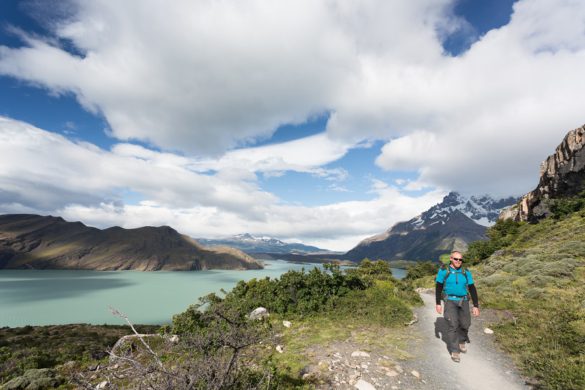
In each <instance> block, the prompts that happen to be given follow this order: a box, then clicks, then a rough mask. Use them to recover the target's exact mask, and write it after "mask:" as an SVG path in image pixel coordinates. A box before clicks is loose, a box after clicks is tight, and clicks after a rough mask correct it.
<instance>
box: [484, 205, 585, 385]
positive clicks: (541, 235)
mask: <svg viewBox="0 0 585 390" xmlns="http://www.w3.org/2000/svg"><path fill="white" fill-rule="evenodd" d="M506 224H507V225H509V228H507V229H506V230H507V233H506V235H505V240H506V241H507V243H506V245H498V246H499V249H498V250H497V251H496V252H495V253H494V254H492V255H491V257H489V258H488V259H487V260H485V261H483V262H482V263H481V264H480V265H479V266H478V267H477V268H476V275H477V276H476V279H477V280H478V289H479V294H480V301H481V302H482V304H483V306H484V307H490V308H495V309H500V310H506V311H508V312H509V313H510V315H511V319H510V320H509V321H506V322H504V323H502V324H500V325H498V326H497V327H496V335H497V339H498V341H499V342H500V343H501V345H502V346H503V348H504V349H506V350H507V351H508V352H509V353H510V354H511V355H512V356H513V357H514V358H515V360H516V361H517V363H518V364H519V366H520V367H521V368H522V369H523V370H524V372H525V373H526V374H527V375H528V376H530V377H533V378H536V379H537V380H538V385H539V387H541V388H546V389H584V388H585V298H584V297H585V212H584V211H583V210H581V211H577V212H573V213H568V214H565V215H559V216H558V217H557V218H548V219H545V220H542V221H540V222H539V223H538V224H518V223H513V222H507V223H506ZM512 224H515V226H512ZM500 225H501V224H500Z"/></svg>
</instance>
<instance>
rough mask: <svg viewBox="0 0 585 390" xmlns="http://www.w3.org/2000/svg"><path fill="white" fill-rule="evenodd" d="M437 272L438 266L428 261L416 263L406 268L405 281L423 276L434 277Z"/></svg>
mask: <svg viewBox="0 0 585 390" xmlns="http://www.w3.org/2000/svg"><path fill="white" fill-rule="evenodd" d="M438 271H439V264H438V263H432V262H430V261H424V262H416V263H414V264H413V265H411V266H409V267H408V272H407V273H406V277H405V278H404V279H405V280H415V279H420V278H422V277H424V276H429V275H436V274H437V272H438Z"/></svg>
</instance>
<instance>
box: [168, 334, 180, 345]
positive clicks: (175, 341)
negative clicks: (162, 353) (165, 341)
mask: <svg viewBox="0 0 585 390" xmlns="http://www.w3.org/2000/svg"><path fill="white" fill-rule="evenodd" d="M169 341H170V342H171V343H173V344H177V343H178V342H179V336H177V335H176V334H174V335H172V336H171V337H170V338H169Z"/></svg>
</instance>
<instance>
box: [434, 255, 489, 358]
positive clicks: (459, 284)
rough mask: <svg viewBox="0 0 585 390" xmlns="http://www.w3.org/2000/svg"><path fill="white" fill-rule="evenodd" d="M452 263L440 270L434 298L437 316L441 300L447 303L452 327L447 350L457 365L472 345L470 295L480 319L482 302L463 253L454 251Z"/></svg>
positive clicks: (440, 309) (448, 318)
mask: <svg viewBox="0 0 585 390" xmlns="http://www.w3.org/2000/svg"><path fill="white" fill-rule="evenodd" d="M449 260H450V263H449V265H446V266H444V267H441V269H439V272H438V273H437V278H436V279H435V281H436V282H437V283H436V286H435V298H436V303H437V306H436V309H437V313H439V314H441V313H442V311H443V309H442V307H441V299H442V300H443V301H445V313H444V316H445V319H446V320H447V323H448V324H449V330H448V332H447V337H446V341H447V348H448V350H449V353H450V354H451V359H452V360H453V361H454V362H457V363H458V362H459V361H460V360H461V358H460V353H461V352H463V353H465V352H467V347H466V345H465V343H469V337H468V336H467V332H468V330H469V326H470V325H471V316H470V314H469V295H471V300H472V301H473V308H472V309H471V311H472V313H473V316H474V317H477V316H479V301H478V298H477V290H476V288H475V284H474V283H473V278H472V276H471V272H470V271H469V270H467V269H465V268H464V267H462V264H463V256H462V255H461V252H458V251H453V252H451V256H450V257H449Z"/></svg>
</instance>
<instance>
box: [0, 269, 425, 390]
mask: <svg viewBox="0 0 585 390" xmlns="http://www.w3.org/2000/svg"><path fill="white" fill-rule="evenodd" d="M420 303H421V301H420V298H419V296H418V294H416V293H415V292H414V290H413V289H412V285H411V283H410V282H402V281H398V280H396V279H395V278H393V277H392V274H391V271H390V267H389V266H388V263H386V262H374V261H363V262H362V263H361V265H360V266H359V267H356V268H352V269H348V270H341V269H340V268H339V267H338V266H335V265H327V266H326V267H325V269H324V270H320V269H316V268H314V269H312V270H310V271H304V270H303V271H289V272H287V273H285V274H283V275H282V276H281V277H280V278H278V279H270V278H264V279H253V280H251V281H248V282H243V281H242V282H240V283H238V285H236V287H234V288H233V289H232V290H231V291H229V292H227V293H224V294H222V296H219V295H216V294H211V295H208V296H206V297H204V298H203V299H201V300H200V301H199V302H198V303H197V304H194V305H192V306H191V307H189V308H188V309H187V310H186V311H185V312H183V313H180V314H177V315H175V316H174V317H173V319H172V324H171V325H168V326H164V327H162V328H161V329H159V333H160V336H149V337H146V338H143V339H142V340H141V339H140V338H135V339H133V340H132V341H131V342H128V343H126V344H125V345H123V346H121V347H117V349H116V350H114V351H112V354H113V356H109V355H108V356H105V355H101V356H97V355H96V353H94V355H92V353H91V352H87V353H85V352H82V351H78V352H79V353H78V354H75V353H71V354H68V353H64V354H62V356H61V358H60V359H59V360H58V361H57V360H56V361H51V362H50V363H49V362H46V363H47V364H45V363H40V364H36V365H33V364H29V365H27V364H25V363H24V360H23V361H20V362H19V363H18V366H19V367H21V369H20V370H12V371H11V372H10V373H9V374H8V375H5V376H3V378H2V380H3V381H4V383H6V381H7V380H8V379H10V378H11V377H14V376H16V375H19V374H21V373H22V371H23V369H25V368H32V367H44V366H53V365H55V364H62V363H64V362H65V361H66V360H77V363H75V364H74V365H73V364H69V365H68V366H67V368H64V367H65V366H59V367H60V368H59V370H60V372H61V374H62V375H64V376H68V380H69V381H70V382H71V383H74V384H75V385H77V386H82V387H86V388H89V387H94V388H95V386H96V385H97V384H99V383H101V382H103V381H107V382H108V383H109V386H110V388H112V387H113V388H116V387H118V388H141V387H145V388H147V387H149V388H199V389H213V388H215V389H222V388H226V389H227V388H230V389H232V388H235V389H237V388H241V389H244V388H246V389H248V388H263V389H270V388H277V387H278V388H292V387H294V388H299V387H301V388H302V387H308V388H309V387H311V381H312V380H313V379H311V378H303V369H304V368H305V367H306V365H307V364H309V361H308V360H307V355H306V351H307V349H308V348H318V347H319V345H323V344H326V343H329V342H332V341H334V340H342V339H345V338H347V337H348V336H352V337H356V338H358V339H359V338H363V339H376V337H378V338H379V340H382V341H384V342H391V341H392V340H393V337H394V335H393V334H392V332H387V331H385V330H388V329H394V328H402V327H403V326H404V325H405V324H406V323H408V322H409V321H410V320H411V319H412V312H411V307H412V306H413V305H417V304H420ZM260 306H261V307H265V308H266V309H268V311H269V313H270V315H269V316H268V317H267V318H266V319H264V320H259V321H257V320H250V319H249V313H250V312H251V311H252V310H253V309H255V308H257V307H260ZM283 320H287V321H291V322H292V323H293V324H294V325H293V326H292V327H291V328H290V329H289V328H285V327H284V326H283ZM20 329H24V328H20ZM34 329H35V331H36V330H37V329H38V328H34ZM368 332H371V333H368ZM90 333H91V332H90ZM172 335H178V341H176V340H175V341H171V340H172V339H171V337H172ZM119 336H120V335H119V334H117V335H115V336H114V335H112V337H111V338H107V337H103V338H102V342H103V343H104V344H103V345H100V346H96V345H93V344H92V348H93V349H92V348H89V347H87V345H89V344H86V341H87V340H85V339H78V340H75V341H73V340H62V344H63V345H70V347H71V348H73V346H74V345H77V344H83V345H86V347H85V348H87V350H88V351H90V350H91V351H93V350H94V349H96V350H97V351H104V350H105V349H106V345H107V346H108V347H110V348H111V347H112V345H113V342H114V339H117V338H118V337H119ZM142 341H145V343H146V344H143V343H142ZM146 345H148V346H149V348H152V350H149V349H148V348H146V347H145V346H146ZM277 345H283V346H284V347H283V348H284V351H283V352H282V353H279V352H277V351H276V349H275V347H276V346H277ZM46 347H48V346H46ZM40 348H43V349H44V347H40ZM48 348H49V349H47V351H49V350H50V347H48ZM80 348H81V347H80ZM11 356H12V357H13V358H14V356H16V355H14V354H13V355H11ZM96 359H97V360H96ZM16 360H17V361H18V359H16ZM11 361H14V360H11ZM96 367H97V368H96ZM67 386H68V385H63V387H67Z"/></svg>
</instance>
